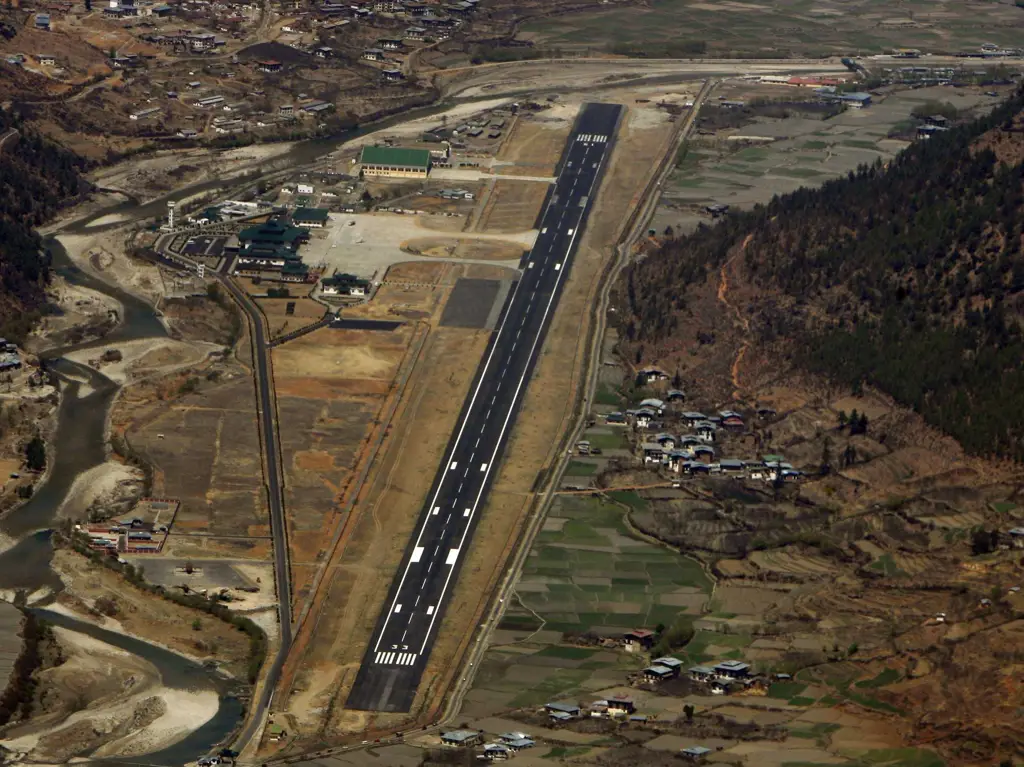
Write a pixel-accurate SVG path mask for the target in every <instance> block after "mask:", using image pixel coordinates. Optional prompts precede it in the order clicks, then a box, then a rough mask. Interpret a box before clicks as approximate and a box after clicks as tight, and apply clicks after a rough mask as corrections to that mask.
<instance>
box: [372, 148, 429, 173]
mask: <svg viewBox="0 0 1024 767" xmlns="http://www.w3.org/2000/svg"><path fill="white" fill-rule="evenodd" d="M359 162H360V164H361V165H362V173H363V176H383V177H385V178H426V177H427V173H428V172H429V171H430V152H429V151H428V150H426V149H401V148H398V147H387V146H367V147H363V152H362V154H361V155H360V157H359Z"/></svg>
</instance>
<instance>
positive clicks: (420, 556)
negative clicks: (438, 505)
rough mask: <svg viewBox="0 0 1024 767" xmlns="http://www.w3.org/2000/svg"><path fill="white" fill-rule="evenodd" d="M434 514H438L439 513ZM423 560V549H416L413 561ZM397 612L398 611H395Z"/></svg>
mask: <svg viewBox="0 0 1024 767" xmlns="http://www.w3.org/2000/svg"><path fill="white" fill-rule="evenodd" d="M434 513H435V514H436V513H437V512H434ZM421 559H423V547H422V546H417V547H416V548H415V549H413V550H412V561H413V562H419V561H420V560H421ZM395 612H398V611H397V610H395Z"/></svg>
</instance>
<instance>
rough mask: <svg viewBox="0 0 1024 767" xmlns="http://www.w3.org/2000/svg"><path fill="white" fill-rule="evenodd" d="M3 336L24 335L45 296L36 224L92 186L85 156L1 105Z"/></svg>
mask: <svg viewBox="0 0 1024 767" xmlns="http://www.w3.org/2000/svg"><path fill="white" fill-rule="evenodd" d="M0 141H2V144H0V335H4V336H5V337H8V338H13V339H18V340H20V339H21V338H22V337H23V336H24V335H25V334H26V333H27V332H28V331H29V329H30V328H31V326H32V323H33V322H34V320H35V317H36V316H37V315H36V314H35V312H36V311H37V310H38V308H39V307H40V306H41V305H42V303H43V301H44V298H45V297H44V294H43V288H44V285H45V283H46V279H47V262H46V259H45V257H44V256H43V255H41V254H40V243H39V238H38V236H37V235H36V234H35V232H34V231H33V228H34V227H36V226H38V225H39V224H41V223H42V222H43V221H45V220H46V219H48V218H49V217H50V216H52V215H53V214H54V213H55V212H56V211H57V209H58V208H60V207H61V206H62V205H65V204H67V203H69V202H71V201H73V200H75V199H77V198H78V197H79V196H80V195H81V194H82V193H83V192H85V191H86V190H87V188H88V185H87V184H86V183H85V182H84V181H83V180H82V178H81V176H79V171H80V170H82V169H83V168H84V161H83V160H82V159H81V158H79V157H77V156H76V155H74V154H72V153H71V152H68V151H66V150H64V149H61V148H60V147H58V146H57V145H56V144H53V143H51V142H49V141H47V140H45V139H43V138H42V137H41V136H39V134H37V133H35V132H34V131H31V130H27V129H26V128H25V126H24V125H22V124H21V123H20V122H19V121H18V120H17V118H16V116H14V115H12V114H11V113H9V112H7V111H5V110H2V109H0Z"/></svg>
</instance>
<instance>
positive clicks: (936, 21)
mask: <svg viewBox="0 0 1024 767" xmlns="http://www.w3.org/2000/svg"><path fill="white" fill-rule="evenodd" d="M1019 15H1020V10H1019V9H1017V8H1014V7H1012V6H1011V5H1009V4H1006V5H1003V4H997V3H985V4H971V5H970V6H962V7H957V6H954V5H951V4H948V3H947V4H942V5H941V6H936V5H935V4H934V3H929V2H927V1H926V0H910V1H909V2H905V3H901V4H900V5H899V6H898V7H893V6H891V5H890V4H888V3H884V2H882V1H881V0H851V2H848V3H839V2H835V0H824V2H812V0H782V2H779V3H776V4H774V5H757V6H753V5H750V4H742V3H724V4H723V3H715V4H711V3H704V2H687V1H686V0H653V2H651V3H650V4H648V5H647V6H646V7H641V8H638V7H635V6H630V7H623V8H611V9H609V10H606V11H601V12H598V13H594V12H588V13H587V14H586V15H583V14H566V15H563V16H554V17H550V18H538V19H537V20H535V21H530V22H528V23H527V24H525V25H524V26H523V30H522V31H523V36H524V37H527V38H529V39H531V40H533V41H534V42H535V43H536V44H537V45H540V46H544V47H549V48H568V49H591V50H611V51H615V52H621V53H624V54H629V53H636V52H638V51H643V52H644V53H645V54H646V55H649V56H673V57H687V56H691V55H693V53H694V52H699V51H700V50H701V48H702V47H703V48H704V50H705V51H706V53H707V54H709V55H715V54H719V55H721V54H741V53H747V54H752V55H758V56H762V57H770V56H783V55H789V54H796V55H809V56H817V55H845V54H868V53H882V52H887V51H888V50H890V49H892V48H898V47H912V48H920V49H922V50H926V51H929V52H934V53H939V52H957V51H960V50H964V49H969V48H971V49H977V48H979V47H980V46H981V45H982V44H983V43H986V42H993V43H997V44H1000V45H1008V46H1013V45H1019V35H1020V28H1019V26H1017V25H1018V24H1019ZM683 19H685V23H681V22H682V20H683Z"/></svg>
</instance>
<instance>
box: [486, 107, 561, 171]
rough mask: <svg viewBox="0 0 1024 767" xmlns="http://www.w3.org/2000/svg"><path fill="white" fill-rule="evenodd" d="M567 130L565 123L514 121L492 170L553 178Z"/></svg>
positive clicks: (521, 119)
mask: <svg viewBox="0 0 1024 767" xmlns="http://www.w3.org/2000/svg"><path fill="white" fill-rule="evenodd" d="M570 128H571V126H570V125H569V124H568V123H562V122H553V123H543V122H538V121H535V120H529V119H525V118H520V119H517V120H516V122H515V125H514V126H513V127H512V130H511V132H510V133H509V135H508V139H507V140H506V141H505V143H504V144H503V145H502V147H501V151H499V152H498V157H497V159H498V165H497V166H496V168H497V169H500V172H501V173H502V175H507V176H553V175H554V173H555V166H556V165H557V164H558V159H559V158H560V157H561V156H562V149H563V148H564V147H565V140H566V139H567V138H568V137H569V130H570ZM504 163H510V164H508V165H505V164H504Z"/></svg>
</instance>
